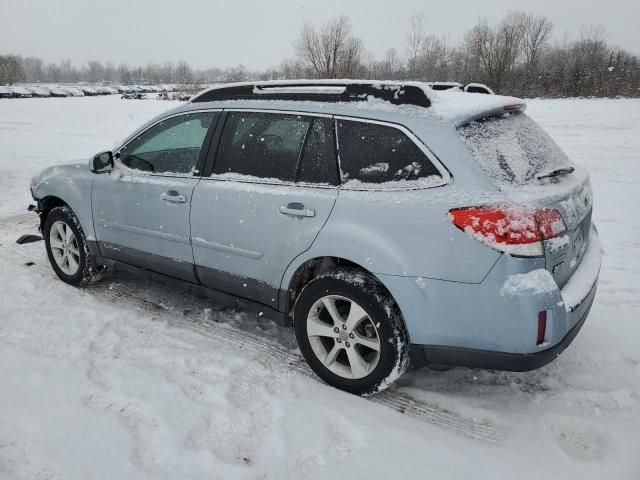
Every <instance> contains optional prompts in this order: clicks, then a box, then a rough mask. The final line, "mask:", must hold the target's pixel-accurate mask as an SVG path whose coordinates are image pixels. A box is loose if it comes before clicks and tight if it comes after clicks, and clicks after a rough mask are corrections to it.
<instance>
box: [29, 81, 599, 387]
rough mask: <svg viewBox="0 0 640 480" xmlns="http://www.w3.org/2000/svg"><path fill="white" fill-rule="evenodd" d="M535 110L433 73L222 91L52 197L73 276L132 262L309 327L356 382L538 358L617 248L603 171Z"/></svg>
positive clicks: (331, 379) (60, 177) (41, 196)
mask: <svg viewBox="0 0 640 480" xmlns="http://www.w3.org/2000/svg"><path fill="white" fill-rule="evenodd" d="M369 98H374V99H377V100H378V101H377V102H369V101H368V99H369ZM383 101H386V102H387V104H386V105H382V106H381V102H383ZM524 109H525V105H524V102H523V101H522V100H519V99H517V98H513V97H502V96H497V95H496V96H488V95H464V94H462V95H451V94H447V93H446V92H442V93H439V92H434V91H433V90H431V89H429V88H426V87H423V86H421V85H418V84H416V83H413V82H412V83H407V84H403V83H401V82H371V81H365V80H360V81H355V80H354V81H333V82H311V81H304V82H258V83H241V84H234V85H228V86H222V87H216V88H212V89H209V90H206V91H204V92H201V93H200V94H198V95H196V96H195V97H194V98H192V99H191V101H190V102H188V103H186V104H184V105H181V106H179V107H177V108H176V109H173V110H171V111H169V112H167V113H164V114H162V115H160V116H158V117H156V118H155V119H153V120H151V121H150V122H148V123H147V124H146V125H144V126H142V127H141V128H139V129H138V130H136V131H135V132H133V133H132V134H131V135H130V136H129V137H128V138H127V139H126V140H124V142H123V143H122V144H121V145H120V146H118V147H117V148H116V150H115V152H111V151H108V152H103V153H100V154H98V155H96V156H95V157H93V158H92V159H90V160H88V161H86V162H82V163H80V164H70V165H66V166H55V167H51V168H49V169H47V170H45V171H44V172H42V173H41V174H40V175H39V176H37V177H34V179H33V180H32V183H31V194H32V196H33V198H34V199H35V200H36V201H37V208H36V210H37V212H38V213H39V215H40V224H41V228H42V231H43V236H44V239H45V246H46V251H47V255H48V257H49V261H50V263H51V266H52V268H53V270H54V271H55V273H56V274H57V275H58V277H59V278H60V279H61V280H63V281H65V282H67V283H69V284H72V285H78V286H81V285H86V284H88V283H89V282H91V281H92V280H94V279H95V278H96V277H97V275H98V274H99V273H100V269H101V268H104V267H105V266H113V265H120V266H125V267H127V266H128V267H127V268H133V267H135V268H142V269H145V270H146V271H153V272H157V273H159V274H162V275H164V277H163V278H167V276H170V277H173V278H174V279H176V280H181V281H184V282H187V283H189V284H190V285H191V286H192V287H193V288H199V289H200V291H203V289H208V290H207V291H209V292H212V295H214V296H215V297H216V298H218V299H219V300H222V301H228V302H230V303H231V304H233V305H237V306H241V307H242V308H248V309H253V310H255V311H257V312H263V313H265V314H266V316H268V317H269V318H273V319H279V320H281V321H283V322H286V323H287V324H289V325H291V326H292V327H293V328H294V331H295V335H296V338H297V341H298V346H299V348H300V351H301V352H302V354H303V356H304V358H305V359H306V361H307V363H308V364H309V365H310V366H311V368H312V369H313V370H314V371H315V372H316V374H317V375H318V376H319V377H320V378H322V379H324V380H325V381H326V382H328V383H329V384H331V385H334V386H336V387H338V388H342V389H344V390H347V391H349V392H352V393H358V394H368V393H373V392H377V391H379V390H381V389H384V388H386V387H388V386H389V385H390V384H391V383H392V382H393V381H394V380H396V379H397V378H398V377H399V376H400V375H402V373H403V372H404V371H405V369H406V368H407V365H408V359H409V351H410V350H411V351H412V352H413V353H414V354H415V356H414V358H415V359H419V358H422V359H423V361H426V362H429V363H433V364H453V365H465V366H474V367H480V368H490V369H499V370H516V371H523V370H531V369H534V368H538V367H540V366H542V365H544V364H546V363H548V362H551V361H553V360H554V359H555V358H557V357H558V355H559V354H560V353H561V352H562V351H563V350H564V349H565V348H566V347H567V346H568V345H569V343H570V342H571V341H572V340H573V339H574V337H575V336H576V335H577V333H578V331H579V330H580V328H581V327H582V325H583V324H584V322H585V319H586V318H587V315H588V313H589V309H590V307H591V304H592V302H593V299H594V295H595V291H596V286H597V280H598V275H599V270H600V244H599V240H598V234H597V231H596V229H595V227H594V225H593V224H592V222H591V212H592V206H593V197H592V193H591V187H590V182H589V175H588V173H587V172H586V171H585V170H584V169H582V168H580V167H579V166H577V165H574V164H572V163H571V162H570V160H569V159H568V158H567V156H566V155H565V154H564V152H562V150H561V149H560V147H558V145H556V144H555V142H554V141H553V140H552V139H551V138H550V137H549V136H548V135H547V134H546V133H545V132H544V131H543V130H542V129H541V128H540V127H539V126H538V125H537V124H536V123H535V122H534V121H533V120H532V119H531V118H530V117H528V116H527V115H526V114H525V113H524ZM521 190H524V191H525V192H526V193H523V194H520V191H521ZM556 373H557V372H556Z"/></svg>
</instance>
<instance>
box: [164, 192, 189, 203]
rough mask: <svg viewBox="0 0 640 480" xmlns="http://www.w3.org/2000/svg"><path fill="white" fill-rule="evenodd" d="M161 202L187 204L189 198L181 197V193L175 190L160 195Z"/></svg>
mask: <svg viewBox="0 0 640 480" xmlns="http://www.w3.org/2000/svg"><path fill="white" fill-rule="evenodd" d="M160 200H164V201H165V202H173V203H185V202H186V201H187V197H185V196H184V195H180V193H179V192H177V191H175V190H169V191H168V192H164V193H162V194H161V195H160Z"/></svg>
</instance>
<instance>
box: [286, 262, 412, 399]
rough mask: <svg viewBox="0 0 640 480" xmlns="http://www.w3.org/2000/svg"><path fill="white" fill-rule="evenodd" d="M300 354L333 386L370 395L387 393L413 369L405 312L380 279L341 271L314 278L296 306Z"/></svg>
mask: <svg viewBox="0 0 640 480" xmlns="http://www.w3.org/2000/svg"><path fill="white" fill-rule="evenodd" d="M294 326H295V333H296V338H297V340H298V345H299V347H300V351H301V352H302V355H303V356H304V358H305V360H306V361H307V363H308V364H309V366H310V367H311V368H312V369H313V371H314V372H315V373H316V374H317V375H318V376H319V377H320V378H322V379H323V380H324V381H325V382H327V383H328V384H330V385H332V386H334V387H337V388H340V389H342V390H346V391H348V392H351V393H355V394H359V395H366V394H371V393H375V392H377V391H380V390H383V389H384V388H386V387H387V386H389V385H390V384H391V383H393V381H394V380H395V379H397V378H398V377H399V376H400V375H402V374H403V373H404V371H405V370H406V368H407V366H408V354H407V352H408V346H407V335H406V332H405V329H404V325H403V322H402V318H401V315H400V312H399V309H398V307H397V305H396V304H395V302H394V301H393V299H392V298H391V296H390V295H389V294H388V293H387V291H386V290H385V289H384V287H382V285H381V284H380V283H379V282H378V281H377V280H376V279H375V278H372V277H370V276H368V275H366V274H364V273H362V272H360V271H358V270H355V269H341V270H337V271H333V272H329V273H326V274H322V275H320V276H318V277H316V278H314V279H313V280H311V281H310V282H309V283H308V284H307V285H306V286H305V287H304V288H303V289H302V291H301V292H300V295H299V296H298V299H297V301H296V304H295V307H294Z"/></svg>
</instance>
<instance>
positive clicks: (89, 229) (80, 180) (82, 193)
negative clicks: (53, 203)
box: [32, 162, 96, 240]
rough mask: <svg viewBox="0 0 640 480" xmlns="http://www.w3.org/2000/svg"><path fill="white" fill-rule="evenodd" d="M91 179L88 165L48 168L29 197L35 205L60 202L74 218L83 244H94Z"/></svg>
mask: <svg viewBox="0 0 640 480" xmlns="http://www.w3.org/2000/svg"><path fill="white" fill-rule="evenodd" d="M95 175H96V174H94V173H93V172H91V170H90V166H89V162H82V163H74V164H69V165H58V166H54V167H49V168H47V169H46V170H44V171H43V172H42V173H41V174H40V175H39V176H38V177H39V178H38V182H37V184H36V187H35V188H34V190H33V192H32V193H33V197H34V199H36V200H37V201H39V202H43V201H46V200H47V199H48V198H51V197H55V198H59V199H60V200H62V201H63V202H64V203H66V204H67V205H69V207H70V208H71V210H73V212H74V213H75V214H76V216H77V217H78V220H79V222H80V225H81V226H82V229H83V231H84V233H85V235H86V237H87V240H95V229H94V226H93V215H92V211H91V186H92V184H93V179H94V176H95Z"/></svg>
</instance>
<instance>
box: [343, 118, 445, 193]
mask: <svg viewBox="0 0 640 480" xmlns="http://www.w3.org/2000/svg"><path fill="white" fill-rule="evenodd" d="M338 146H339V149H340V169H341V174H342V180H343V182H350V181H353V180H356V181H358V182H362V183H384V182H393V181H413V180H418V179H421V178H425V177H430V176H433V175H437V176H440V173H439V172H438V170H437V169H436V168H435V166H434V165H433V164H432V163H431V162H430V161H429V159H428V158H427V156H426V155H425V154H424V152H422V150H420V148H418V146H417V145H416V144H415V143H414V142H413V141H412V140H411V139H410V138H409V137H407V136H406V135H405V134H404V133H403V132H402V131H400V130H398V129H397V128H394V127H389V126H385V125H377V124H373V123H367V122H357V121H348V120H339V121H338Z"/></svg>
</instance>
